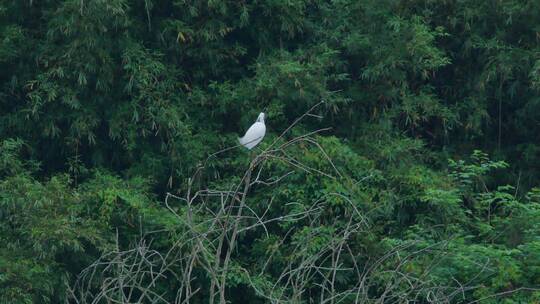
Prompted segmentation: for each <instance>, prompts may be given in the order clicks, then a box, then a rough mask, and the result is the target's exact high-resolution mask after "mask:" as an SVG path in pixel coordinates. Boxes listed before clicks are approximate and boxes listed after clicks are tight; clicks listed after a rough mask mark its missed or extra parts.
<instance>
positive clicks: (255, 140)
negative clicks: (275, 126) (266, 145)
mask: <svg viewBox="0 0 540 304" xmlns="http://www.w3.org/2000/svg"><path fill="white" fill-rule="evenodd" d="M265 134H266V125H265V124H264V113H262V112H261V113H260V114H259V117H257V120H256V121H255V123H254V124H252V125H251V127H249V129H248V130H247V131H246V134H245V135H244V137H242V138H239V139H238V141H239V142H240V144H241V145H242V146H244V147H246V148H248V150H251V149H253V148H254V147H255V146H256V145H258V144H259V143H260V142H261V141H262V140H263V138H264V135H265Z"/></svg>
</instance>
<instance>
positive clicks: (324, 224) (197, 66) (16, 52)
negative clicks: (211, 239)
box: [0, 0, 540, 303]
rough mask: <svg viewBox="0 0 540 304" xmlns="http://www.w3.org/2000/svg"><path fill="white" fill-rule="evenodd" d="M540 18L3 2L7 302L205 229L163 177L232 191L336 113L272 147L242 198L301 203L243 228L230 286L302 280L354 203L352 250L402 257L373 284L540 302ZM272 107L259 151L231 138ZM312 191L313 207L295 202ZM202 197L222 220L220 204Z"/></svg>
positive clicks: (401, 6) (352, 4) (451, 9)
mask: <svg viewBox="0 0 540 304" xmlns="http://www.w3.org/2000/svg"><path fill="white" fill-rule="evenodd" d="M539 33H540V2H539V1H537V0H504V1H476V0H463V1H438V0H414V1H404V0H399V1H394V0H362V1H352V0H336V1H320V0H312V1H303V0H288V1H282V0H263V1H191V0H167V1H152V0H144V1H136V0H94V1H90V0H87V1H80V0H57V1H35V0H20V1H11V0H0V114H1V115H0V138H1V139H2V140H1V142H0V241H1V242H2V246H0V302H1V303H19V302H20V303H59V302H62V301H65V300H66V297H67V290H66V289H67V287H68V286H73V284H74V282H75V281H76V279H77V276H78V275H79V274H80V273H81V271H82V270H83V269H84V268H85V267H87V266H88V265H90V264H91V263H92V262H94V261H95V260H97V259H98V258H99V257H101V256H102V255H103V254H104V253H107V252H110V251H111V250H113V249H114V248H116V250H119V249H127V248H131V247H132V246H134V244H137V243H138V242H139V241H140V239H141V238H142V236H143V235H146V234H147V233H148V234H150V235H152V237H153V238H155V239H153V243H152V244H153V245H154V246H155V249H156V250H158V251H160V252H166V251H167V250H168V249H169V248H171V246H172V244H176V243H177V242H178V241H179V240H178V238H179V236H185V235H186V233H191V232H193V231H189V229H188V228H187V225H186V224H185V222H182V218H181V217H178V216H175V215H174V214H173V212H172V211H174V212H177V213H178V214H180V215H182V216H184V215H185V214H187V213H188V211H189V210H190V209H189V208H188V207H187V205H186V204H179V205H174V206H172V207H171V206H166V205H165V202H164V201H165V197H166V194H167V193H168V192H170V193H173V194H175V195H176V194H178V195H183V194H185V193H186V191H187V189H188V184H189V185H192V186H193V187H198V188H200V189H229V188H230V187H231V186H232V185H235V184H237V183H238V182H239V181H240V180H241V178H242V174H243V172H244V169H245V168H246V166H247V164H248V163H249V159H250V157H254V155H260V153H262V152H261V151H263V150H264V149H267V148H272V147H275V146H271V143H272V142H274V141H276V143H277V144H279V145H282V144H285V143H286V141H287V140H289V139H291V138H294V137H297V136H302V135H303V134H306V133H309V132H311V131H313V130H317V129H321V128H326V127H331V129H328V130H325V131H321V132H318V133H317V135H313V136H311V137H309V139H310V140H311V141H300V142H297V143H296V144H294V145H290V146H287V152H286V153H281V152H280V153H281V154H279V153H278V154H277V155H278V156H279V157H277V158H276V159H273V160H272V161H268V162H265V163H264V164H263V165H262V167H261V171H260V172H261V173H260V174H261V176H263V177H264V178H265V180H266V182H267V183H270V184H271V186H269V187H263V186H264V185H262V184H261V185H259V184H258V185H255V186H254V187H253V188H252V189H251V191H250V193H249V194H250V195H249V196H248V198H247V204H248V205H249V206H250V208H252V211H253V212H254V213H256V214H263V213H264V214H266V215H268V216H273V217H280V216H282V217H284V218H287V219H291V218H292V220H282V221H276V222H275V223H272V224H271V225H269V228H268V230H267V231H264V232H263V231H262V230H261V231H259V230H257V231H254V232H252V231H250V232H246V233H242V234H240V235H239V237H238V245H237V246H238V247H237V249H236V251H235V252H234V254H233V255H232V260H231V265H230V272H229V273H227V276H226V285H227V288H228V290H227V292H228V295H227V297H228V298H227V300H229V301H231V302H256V301H261V302H263V301H265V299H264V293H265V292H268V293H270V292H271V293H272V294H273V295H274V296H278V295H279V296H281V295H289V293H290V290H289V289H288V288H286V287H283V286H282V285H279V284H277V285H279V286H277V285H275V281H276V280H277V277H276V276H277V275H278V273H279V271H280V270H281V269H282V268H283V267H285V265H288V263H292V264H295V265H299V264H301V261H303V259H309V258H310V257H311V258H313V257H314V256H316V254H317V253H318V252H320V251H321V250H324V249H325V248H329V247H332V246H335V244H337V243H336V242H338V240H341V239H340V238H342V237H343V236H342V235H340V231H342V230H343V229H344V227H346V226H347V225H348V224H349V222H348V221H347V220H346V219H352V220H351V221H352V222H353V223H354V224H358V225H359V227H362V230H361V232H357V233H355V235H353V236H350V237H349V238H347V245H348V246H350V249H351V250H352V251H354V252H355V253H358V254H359V255H360V256H361V258H359V259H358V260H354V261H352V260H347V261H345V262H344V263H345V264H347V265H343V267H344V268H346V267H352V266H353V265H360V266H362V267H363V266H366V267H367V266H370V265H371V264H372V263H373V261H378V260H379V259H380V258H381V257H388V256H390V257H389V258H387V259H385V260H384V262H381V263H380V264H377V267H378V268H376V270H373V272H372V273H370V275H371V277H370V279H369V280H368V279H366V282H367V281H369V284H370V285H369V288H367V294H368V298H369V299H368V298H365V299H364V300H365V301H368V300H373V299H376V298H377V297H380V296H382V295H384V294H385V288H386V287H385V286H388V285H387V284H389V282H395V289H394V290H393V291H392V292H393V296H397V295H403V292H405V291H406V290H407V288H408V287H407V285H406V284H404V283H403V281H399V280H397V279H396V278H395V277H394V276H392V275H391V274H390V273H392V271H393V270H395V269H396V268H395V265H396V264H398V265H401V266H403V267H402V269H401V271H402V272H403V273H404V274H406V275H410V276H412V277H417V278H418V277H422V278H427V279H426V280H429V282H433V284H434V285H433V286H434V287H433V288H435V286H450V287H456V286H457V285H456V282H460V283H461V284H465V283H466V284H467V285H469V286H477V288H474V289H466V290H465V289H463V290H461V291H460V295H459V299H458V298H457V297H456V298H454V300H455V302H464V301H465V302H468V301H476V300H478V301H482V302H489V301H492V302H493V303H495V302H497V301H503V302H504V303H525V302H529V303H535V301H536V302H539V301H540V293H539V292H537V291H536V292H535V291H534V290H533V289H534V288H536V287H538V286H540V281H539V279H538V278H540V255H539V252H540V240H539V238H538V237H539V235H540V207H539V206H540V190H539V189H540V188H539V187H540V186H539V185H540V174H539V172H540V158H539V157H540V144H539V143H540V135H539V132H538V125H539V124H540V95H539V93H540V56H539V54H540V44H539V39H538V37H539ZM321 101H324V103H322V104H321V105H320V106H317V107H315V109H314V110H313V112H312V113H311V115H308V116H306V117H304V119H303V120H302V121H300V122H299V123H298V124H297V125H295V127H294V128H293V129H292V130H290V132H288V133H286V134H285V135H284V136H283V137H279V136H280V134H281V133H282V132H283V131H284V130H286V129H287V128H288V127H289V126H290V125H291V124H292V123H293V122H295V121H296V119H298V118H299V117H300V116H301V115H302V114H304V113H305V112H306V111H307V110H308V109H310V108H312V107H313V106H315V105H317V104H319V102H321ZM261 111H264V112H265V113H267V122H266V123H267V130H268V131H267V135H266V138H265V140H264V141H263V142H262V143H261V144H260V146H259V147H258V148H257V149H255V150H256V151H255V152H254V153H253V154H248V153H244V151H242V150H239V149H228V150H227V148H230V147H232V146H234V145H235V144H236V139H237V137H238V136H239V135H241V133H242V132H243V131H244V130H245V129H246V128H247V127H249V125H251V123H253V119H254V117H256V115H257V113H259V112H261ZM223 149H226V150H223ZM220 150H223V152H221V153H219V154H216V155H213V153H214V152H216V151H220ZM482 151H485V152H482ZM488 153H489V154H488ZM489 155H491V156H489ZM291 163H292V164H293V166H292V169H291ZM298 164H302V166H305V167H302V166H299V165H298ZM294 165H297V166H296V167H295V166H294ZM202 167H204V168H205V170H206V171H205V173H206V174H205V175H197V174H199V173H200V171H199V170H201V169H200V168H202ZM194 174H195V178H194V179H190V178H192V177H193V176H194ZM281 177H282V178H281ZM190 183H191V184H190ZM269 202H272V203H271V204H270V203H269ZM314 202H318V203H320V204H321V209H320V210H319V209H318V211H317V212H318V213H317V217H316V219H314V218H309V219H307V218H302V217H298V216H297V215H298V214H302V213H303V212H306V210H309V208H311V207H312V206H313V203H314ZM214 203H215V202H212V204H214ZM209 204H210V203H209ZM215 204H217V203H215ZM267 204H270V207H269V208H267ZM210 207H215V206H214V205H211V204H210ZM169 208H170V209H169ZM194 216H195V218H194V220H195V221H198V222H199V223H201V225H200V226H197V228H196V230H194V231H195V232H198V233H204V231H206V230H209V229H211V227H209V225H208V223H207V221H209V220H211V219H212V218H214V217H215V214H214V215H213V214H211V213H208V212H207V213H205V212H204V211H199V213H195V214H194ZM205 221H206V222H205ZM359 229H360V228H359ZM156 231H159V232H160V233H159V234H154V233H155V232H156ZM181 241H183V240H181ZM206 245H208V244H206ZM211 245H212V246H214V245H215V244H211ZM208 246H210V245H208ZM297 247H303V248H304V249H305V250H303V251H301V253H299V252H298V251H297V250H295V248H297ZM396 248H398V249H396ZM392 250H394V251H392ZM389 252H397V253H396V254H389ZM269 256H272V259H271V260H270V261H269V262H267V260H266V258H268V257H269ZM404 256H407V257H409V258H407V263H402V262H403V260H402V257H404ZM208 259H209V260H210V259H214V257H212V258H210V257H208ZM212 261H213V260H212ZM320 261H321V263H322V264H324V263H327V261H326V260H324V259H323V258H322V257H321V259H320ZM325 265H326V264H325ZM326 266H328V265H326ZM263 270H264V271H263ZM204 271H205V269H204V265H202V264H197V265H196V267H195V270H194V272H195V273H197V276H196V277H197V279H196V280H195V282H194V284H198V286H201V288H202V290H203V291H202V292H200V293H199V294H197V295H196V297H195V299H194V300H193V301H194V302H197V301H201V302H208V297H209V295H208V294H207V293H206V292H205V291H204V290H206V289H208V285H209V284H210V283H209V282H210V278H209V277H208V276H207V275H205V274H204V273H205V272H204ZM254 273H256V274H258V275H253V274H254ZM335 279H336V280H337V282H338V283H339V284H338V285H339V287H342V288H352V286H354V284H355V283H356V282H354V281H355V279H354V278H350V277H347V276H345V275H343V274H341V273H340V274H338V275H336V278H335ZM291 280H292V279H291ZM366 284H367V283H366ZM157 285H158V286H156V288H158V289H159V291H160V294H161V293H163V295H164V296H165V297H168V298H170V297H174V294H175V292H176V290H177V289H179V288H180V287H179V286H176V285H175V283H174V282H172V281H171V282H161V283H160V284H157ZM520 287H523V288H528V289H523V290H518V291H516V289H518V288H520ZM433 290H435V289H433ZM514 291H515V292H514ZM441 293H443V292H442V291H441ZM498 293H502V294H504V296H503V297H492V295H494V294H498ZM303 295H304V296H305V297H307V298H303V300H305V302H317V301H318V300H319V298H318V297H319V296H320V291H317V290H315V289H313V290H306V292H305V293H304V294H303ZM439 295H440V294H439V293H437V292H435V291H433V292H432V293H428V294H418V295H416V298H414V299H411V298H409V299H405V298H403V300H404V301H405V300H411V301H412V300H415V301H417V299H419V298H421V299H425V300H422V301H426V302H430V301H431V302H437V299H438V298H436V297H437V296H439ZM434 297H435V298H434ZM296 300H298V302H300V299H296ZM355 300H356V299H349V298H347V299H344V300H343V301H344V302H351V303H352V302H354V301H355ZM373 301H375V300H373ZM418 301H420V300H418ZM383 302H384V301H383Z"/></svg>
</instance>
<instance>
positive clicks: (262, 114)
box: [257, 112, 264, 123]
mask: <svg viewBox="0 0 540 304" xmlns="http://www.w3.org/2000/svg"><path fill="white" fill-rule="evenodd" d="M257 122H262V123H264V113H263V112H261V113H260V114H259V117H257Z"/></svg>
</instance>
